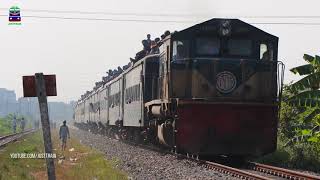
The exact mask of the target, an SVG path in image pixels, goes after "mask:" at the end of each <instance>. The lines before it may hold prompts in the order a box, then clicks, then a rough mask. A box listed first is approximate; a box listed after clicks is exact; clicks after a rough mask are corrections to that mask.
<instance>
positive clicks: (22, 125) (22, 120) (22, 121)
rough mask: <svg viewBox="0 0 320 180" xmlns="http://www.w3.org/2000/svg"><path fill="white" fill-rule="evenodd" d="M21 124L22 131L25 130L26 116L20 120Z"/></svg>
mask: <svg viewBox="0 0 320 180" xmlns="http://www.w3.org/2000/svg"><path fill="white" fill-rule="evenodd" d="M20 123H21V124H20V125H21V131H22V132H23V131H24V127H25V126H26V121H25V120H24V118H23V117H22V119H21V121H20Z"/></svg>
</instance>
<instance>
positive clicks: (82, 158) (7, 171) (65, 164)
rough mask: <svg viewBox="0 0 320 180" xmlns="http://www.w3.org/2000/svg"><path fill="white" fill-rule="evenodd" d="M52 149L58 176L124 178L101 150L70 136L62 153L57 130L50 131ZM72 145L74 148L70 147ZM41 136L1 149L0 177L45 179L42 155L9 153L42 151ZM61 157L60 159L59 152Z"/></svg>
mask: <svg viewBox="0 0 320 180" xmlns="http://www.w3.org/2000/svg"><path fill="white" fill-rule="evenodd" d="M52 139H53V147H54V153H56V154H57V159H55V166H56V176H57V179H63V180H69V179H70V180H71V179H76V180H82V179H83V180H87V179H97V180H98V179H127V175H126V174H125V173H123V172H121V171H119V170H117V169H115V168H114V166H115V165H116V162H115V161H107V160H105V158H104V155H103V154H102V153H101V152H98V151H96V150H93V149H91V148H89V147H86V146H83V145H81V144H80V143H79V141H78V140H76V139H73V138H71V140H69V142H68V147H67V148H68V150H67V151H65V152H64V153H62V152H61V150H60V148H59V139H58V136H57V133H55V132H54V133H53V137H52ZM71 148H74V151H69V150H70V149H71ZM43 149H44V148H43V140H42V134H41V132H37V133H34V134H32V135H28V136H27V137H25V138H23V139H21V140H19V141H17V142H15V143H12V144H10V145H8V146H7V147H5V148H4V149H1V150H0V180H7V179H10V180H11V179H17V180H20V179H26V180H28V179H36V180H40V179H41V180H42V179H47V173H46V164H45V160H44V159H11V158H10V153H42V152H43ZM62 155H63V156H64V157H65V158H64V159H61V158H60V157H61V156H62Z"/></svg>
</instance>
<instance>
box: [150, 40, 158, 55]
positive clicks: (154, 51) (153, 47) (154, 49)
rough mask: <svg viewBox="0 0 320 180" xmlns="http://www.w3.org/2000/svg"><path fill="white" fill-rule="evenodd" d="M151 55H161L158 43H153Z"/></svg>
mask: <svg viewBox="0 0 320 180" xmlns="http://www.w3.org/2000/svg"><path fill="white" fill-rule="evenodd" d="M150 54H159V47H158V46H157V43H156V41H152V42H151V51H150Z"/></svg>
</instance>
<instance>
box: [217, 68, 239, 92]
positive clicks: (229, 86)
mask: <svg viewBox="0 0 320 180" xmlns="http://www.w3.org/2000/svg"><path fill="white" fill-rule="evenodd" d="M216 80H217V84H216V88H217V89H218V91H220V92H222V93H230V92H232V91H233V90H234V89H235V88H236V86H237V79H236V77H235V76H234V75H233V74H232V73H231V72H229V71H223V72H220V73H219V74H217V79H216Z"/></svg>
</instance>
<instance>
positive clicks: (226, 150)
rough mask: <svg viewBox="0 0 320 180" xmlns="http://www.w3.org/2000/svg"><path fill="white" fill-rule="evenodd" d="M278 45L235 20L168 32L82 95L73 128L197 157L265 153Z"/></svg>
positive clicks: (278, 82) (276, 98) (273, 128)
mask: <svg viewBox="0 0 320 180" xmlns="http://www.w3.org/2000/svg"><path fill="white" fill-rule="evenodd" d="M278 41H279V38H278V37H276V36H274V35H272V34H269V33H267V32H265V31H263V30H261V29H259V28H257V27H255V26H253V25H250V24H248V23H246V22H244V21H241V20H239V19H222V18H213V19H210V20H208V21H205V22H202V23H199V24H195V25H193V26H191V27H189V28H186V29H183V30H181V31H175V32H172V33H170V32H169V33H167V34H166V35H165V36H163V37H162V39H161V40H160V42H159V43H158V44H157V45H158V48H159V52H158V53H155V54H146V56H144V57H143V58H141V59H139V60H137V61H136V62H134V63H132V64H131V65H130V67H128V68H127V69H126V70H124V71H123V72H121V73H119V75H118V76H116V77H114V78H113V79H112V80H110V81H108V82H103V83H101V85H100V86H99V87H98V88H95V89H94V90H91V91H88V93H86V94H85V96H82V98H81V99H80V100H78V102H77V104H76V106H75V109H74V111H75V114H74V120H75V125H76V126H78V127H86V128H87V129H90V130H91V131H99V132H102V133H105V134H107V135H111V136H114V137H117V138H119V139H125V140H131V141H135V142H139V143H151V144H157V145H160V146H163V147H167V148H170V149H172V150H174V151H176V152H181V153H189V154H195V155H200V156H201V155H203V156H228V157H259V156H263V155H266V154H268V153H272V152H274V151H275V149H276V147H277V128H278V120H279V110H280V101H281V92H282V83H283V71H284V64H283V63H282V62H281V61H278Z"/></svg>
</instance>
